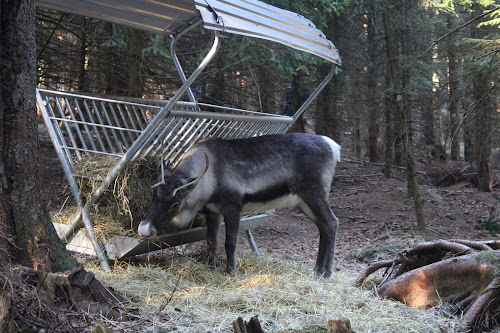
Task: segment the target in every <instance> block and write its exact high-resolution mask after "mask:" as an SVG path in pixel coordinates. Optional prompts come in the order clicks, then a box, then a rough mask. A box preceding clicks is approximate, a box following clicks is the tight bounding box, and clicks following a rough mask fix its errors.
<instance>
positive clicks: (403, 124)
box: [382, 0, 425, 229]
mask: <svg viewBox="0 0 500 333" xmlns="http://www.w3.org/2000/svg"><path fill="white" fill-rule="evenodd" d="M382 18H383V22H384V30H385V35H386V47H387V58H388V59H389V65H390V66H389V69H390V78H391V81H392V84H391V86H393V87H394V90H395V95H396V96H395V99H396V107H397V115H398V120H399V126H400V128H401V134H402V137H403V144H404V151H405V153H406V168H407V173H408V189H409V191H410V195H411V196H412V197H413V200H414V204H415V213H416V216H417V227H418V228H419V229H425V220H424V213H423V204H422V199H421V197H420V189H419V186H418V183H417V172H416V166H415V156H414V153H413V146H412V140H411V133H410V130H409V127H408V115H407V110H406V108H405V104H404V101H403V96H402V80H401V77H400V74H399V71H398V66H397V63H396V49H395V46H394V41H393V39H392V32H391V25H390V15H389V4H388V1H387V0H384V1H383V13H382Z"/></svg>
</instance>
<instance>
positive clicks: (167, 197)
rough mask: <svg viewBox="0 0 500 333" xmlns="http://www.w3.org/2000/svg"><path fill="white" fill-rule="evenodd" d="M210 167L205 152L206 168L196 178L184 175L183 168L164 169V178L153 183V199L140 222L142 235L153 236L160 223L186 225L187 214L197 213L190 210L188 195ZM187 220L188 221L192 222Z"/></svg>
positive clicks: (139, 229) (140, 233)
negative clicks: (171, 170) (172, 170)
mask: <svg viewBox="0 0 500 333" xmlns="http://www.w3.org/2000/svg"><path fill="white" fill-rule="evenodd" d="M208 167H209V161H208V156H207V154H205V170H204V171H203V173H202V174H201V175H200V176H198V177H196V178H188V177H185V176H184V175H183V172H182V171H183V170H179V171H178V172H176V171H177V170H174V172H172V173H171V172H170V171H162V174H163V176H162V178H163V179H162V180H161V181H160V182H159V183H157V184H155V185H153V186H152V188H153V199H152V201H151V206H150V207H149V209H148V211H147V213H146V216H145V218H144V220H143V221H142V222H141V223H140V224H139V228H138V232H139V235H140V236H141V237H145V238H152V237H154V236H156V234H157V233H158V228H159V226H160V224H163V223H165V224H169V223H173V224H175V225H177V226H178V227H185V226H186V225H185V224H186V222H185V221H186V219H187V217H186V216H188V217H189V216H191V215H193V217H194V215H196V213H197V212H191V211H189V206H190V205H189V203H188V202H187V201H188V200H187V197H188V195H189V193H191V191H192V190H193V189H194V188H195V187H196V185H198V183H199V182H200V181H201V179H202V178H203V176H204V175H205V174H206V173H207V171H208ZM190 220H191V219H189V221H187V222H188V223H189V222H190Z"/></svg>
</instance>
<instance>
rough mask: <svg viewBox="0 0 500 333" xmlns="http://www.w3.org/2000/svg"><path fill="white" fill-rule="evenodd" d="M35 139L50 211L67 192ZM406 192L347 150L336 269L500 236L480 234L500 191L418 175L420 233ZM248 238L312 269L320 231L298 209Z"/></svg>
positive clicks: (242, 246)
mask: <svg viewBox="0 0 500 333" xmlns="http://www.w3.org/2000/svg"><path fill="white" fill-rule="evenodd" d="M39 137H40V149H41V163H40V164H41V168H40V172H41V174H42V179H43V188H44V192H45V197H46V198H47V200H48V201H47V204H48V208H49V210H52V211H54V210H58V209H59V208H60V207H61V205H62V203H63V202H65V200H66V199H67V198H68V197H71V195H70V194H69V193H70V191H69V189H68V188H67V186H66V184H67V181H66V179H65V178H64V174H63V171H62V168H61V166H60V163H59V161H58V159H57V156H56V154H55V152H54V149H53V147H52V144H51V142H50V140H49V138H48V135H47V134H46V133H45V132H43V131H39ZM406 193H407V191H406V178H405V174H404V171H402V170H400V169H397V168H395V169H393V175H392V178H389V179H386V178H384V176H383V173H382V167H381V166H377V165H373V164H365V163H361V162H360V161H358V160H353V159H351V158H350V157H349V156H348V153H346V152H344V155H343V161H342V162H341V163H339V165H338V168H337V172H336V177H335V180H334V184H333V186H332V192H331V195H330V199H331V207H332V210H333V212H334V213H335V214H336V216H337V217H338V218H339V221H340V225H339V230H338V234H337V247H336V269H338V270H345V269H349V270H354V271H360V270H362V269H363V268H364V267H365V265H366V263H367V262H369V261H372V260H375V259H379V258H392V257H393V256H394V255H395V254H396V253H397V252H398V251H400V250H401V249H403V248H405V247H408V246H410V245H412V244H415V243H418V242H422V241H427V240H434V239H473V240H482V239H495V238H498V236H493V235H492V234H491V233H490V232H489V230H482V229H478V227H479V226H480V225H484V224H485V223H486V222H487V221H488V222H489V223H490V224H489V225H490V227H497V226H498V223H499V222H498V213H497V211H498V209H500V197H499V190H498V189H496V190H495V191H494V192H492V193H480V192H478V191H477V190H476V189H475V188H474V187H473V186H472V185H471V184H470V183H467V182H464V183H458V184H455V185H453V186H449V187H434V186H432V185H430V183H429V181H428V179H427V178H426V177H425V175H422V176H421V193H422V197H423V200H424V207H425V218H426V223H427V231H426V232H423V233H422V232H418V231H417V230H416V217H415V213H414V208H413V204H412V200H410V199H409V198H408V197H407V194H406ZM69 200H71V198H70V199H69ZM492 210H494V212H493V213H492ZM490 216H493V217H495V216H496V218H490ZM253 236H254V239H255V241H256V243H257V245H258V247H259V249H260V251H261V252H263V253H266V254H267V255H269V256H271V257H276V258H280V259H285V260H291V261H294V262H298V263H303V264H305V265H310V266H313V265H314V261H315V257H316V252H317V246H318V231H317V228H316V226H315V225H314V224H313V223H312V222H311V221H310V220H308V219H307V218H306V217H305V216H304V215H303V214H301V213H300V212H299V211H296V210H290V209H283V210H279V211H277V212H275V214H274V215H273V216H272V217H271V219H270V220H269V221H268V222H267V223H264V224H262V225H261V226H259V227H258V228H256V229H254V230H253ZM238 246H239V251H250V248H249V245H248V243H247V241H246V238H245V235H244V234H241V236H240V240H239V245H238Z"/></svg>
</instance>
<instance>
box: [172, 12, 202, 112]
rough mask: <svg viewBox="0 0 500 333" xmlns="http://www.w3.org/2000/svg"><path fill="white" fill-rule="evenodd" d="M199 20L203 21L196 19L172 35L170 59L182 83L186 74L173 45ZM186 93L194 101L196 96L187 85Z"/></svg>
mask: <svg viewBox="0 0 500 333" xmlns="http://www.w3.org/2000/svg"><path fill="white" fill-rule="evenodd" d="M201 22H203V20H202V19H199V20H198V21H196V22H195V23H193V24H192V25H190V26H189V27H188V28H187V29H184V30H183V31H181V32H180V33H178V34H177V35H176V36H175V37H172V42H171V43H170V55H171V56H172V61H173V62H174V65H175V68H176V69H177V73H178V74H179V76H180V78H181V80H182V83H184V82H186V75H185V74H184V70H183V69H182V66H181V63H180V61H179V58H177V53H176V52H175V45H176V44H177V40H179V38H180V37H182V35H184V34H185V33H187V32H188V31H190V30H191V29H193V28H195V27H197V26H198V25H200V23H201ZM187 95H188V98H189V100H190V101H191V102H193V103H196V98H194V94H193V91H192V90H191V87H188V89H187ZM196 108H197V109H199V107H198V105H196Z"/></svg>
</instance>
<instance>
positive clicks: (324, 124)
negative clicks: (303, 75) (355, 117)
mask: <svg viewBox="0 0 500 333" xmlns="http://www.w3.org/2000/svg"><path fill="white" fill-rule="evenodd" d="M329 70H330V66H324V67H321V70H320V77H322V76H326V74H327V73H328V71H329ZM339 81H340V78H339V76H338V75H334V76H333V78H332V80H331V81H330V82H329V83H328V85H327V86H326V87H325V88H324V89H323V90H322V91H321V92H320V94H319V95H318V98H317V102H316V115H315V119H316V121H315V123H314V131H315V133H316V134H320V135H326V136H328V137H330V138H332V139H334V140H335V141H337V142H338V143H341V141H342V138H341V130H340V128H341V124H342V120H341V117H340V116H339V108H338V100H339V88H338V87H339Z"/></svg>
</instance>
